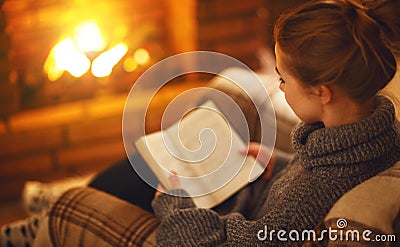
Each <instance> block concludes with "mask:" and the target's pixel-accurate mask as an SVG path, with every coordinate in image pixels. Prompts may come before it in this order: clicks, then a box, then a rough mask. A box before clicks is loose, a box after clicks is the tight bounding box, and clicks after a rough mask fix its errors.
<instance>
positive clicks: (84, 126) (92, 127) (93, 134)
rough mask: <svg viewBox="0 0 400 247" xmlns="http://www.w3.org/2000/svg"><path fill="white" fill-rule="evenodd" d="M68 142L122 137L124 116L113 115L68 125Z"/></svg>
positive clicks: (74, 142)
mask: <svg viewBox="0 0 400 247" xmlns="http://www.w3.org/2000/svg"><path fill="white" fill-rule="evenodd" d="M67 132H68V137H67V138H68V142H69V143H72V144H76V143H79V142H87V141H93V140H100V139H107V138H114V139H115V138H122V118H121V117H119V116H117V117H112V118H106V119H98V120H91V121H89V122H85V123H81V124H74V125H69V126H67Z"/></svg>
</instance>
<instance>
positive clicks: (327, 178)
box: [152, 96, 400, 246]
mask: <svg viewBox="0 0 400 247" xmlns="http://www.w3.org/2000/svg"><path fill="white" fill-rule="evenodd" d="M376 101H377V103H376V108H375V111H374V112H373V113H372V114H371V115H370V116H369V117H368V118H366V119H363V120H361V121H359V122H356V123H352V124H348V125H342V126H338V127H331V128H324V125H323V124H322V123H316V124H304V123H301V124H299V125H298V126H297V127H296V128H295V130H294V131H293V146H294V148H295V150H296V154H295V156H294V158H293V159H292V161H291V162H290V163H289V164H288V165H287V166H286V167H285V168H284V169H283V170H281V171H280V172H279V173H278V174H277V175H276V176H274V178H273V179H272V182H271V181H266V180H264V179H262V178H260V179H258V180H257V181H256V182H254V183H252V184H250V185H248V186H247V187H246V188H244V189H242V190H241V191H240V192H238V193H237V194H236V195H235V196H233V197H232V198H230V199H229V200H228V201H227V202H225V203H224V204H223V205H221V206H219V207H217V208H215V209H213V210H208V209H198V208H196V207H195V205H194V203H193V201H192V199H190V198H188V197H175V196H170V195H167V194H163V195H160V196H159V197H157V198H156V199H155V200H153V202H152V206H153V208H154V211H155V213H156V215H157V218H158V219H159V220H160V222H161V224H160V227H159V230H158V232H157V235H156V236H157V243H158V244H159V245H160V246H221V245H229V246H260V245H267V246H296V245H299V244H301V239H300V241H297V242H293V241H292V242H291V241H290V238H288V233H289V232H290V231H291V230H297V231H298V232H299V233H301V232H302V231H303V230H312V229H315V227H316V226H317V225H318V223H320V222H321V221H322V220H323V219H324V216H325V215H326V214H327V213H328V211H329V209H330V208H331V207H332V205H333V204H334V203H335V202H336V201H337V200H338V199H339V198H340V197H341V196H342V195H343V194H344V193H346V192H347V191H349V190H350V189H352V188H353V187H355V186H356V185H358V184H360V183H361V182H363V181H365V180H367V179H369V178H371V177H372V176H374V175H376V174H378V173H379V172H381V171H383V170H385V169H387V168H389V167H391V166H392V165H394V164H395V163H396V162H397V161H398V160H400V131H399V128H398V126H399V122H398V121H397V120H396V118H395V113H394V112H395V110H394V107H393V104H392V103H391V101H390V100H388V99H387V98H385V97H382V96H380V97H378V98H377V100H376ZM176 192H179V193H181V194H182V195H186V192H185V191H183V190H176ZM371 200H373V198H371ZM265 229H267V232H268V234H269V235H268V237H267V238H266V239H264V237H265V236H264V235H265V234H264V233H265V232H266V231H265ZM260 230H264V231H261V232H260ZM272 230H275V231H276V232H275V234H272V238H270V234H271V231H272ZM279 230H285V231H286V235H285V236H281V237H286V238H288V240H287V241H285V242H283V241H279V239H278V237H277V234H276V233H277V231H279ZM260 239H261V240H260Z"/></svg>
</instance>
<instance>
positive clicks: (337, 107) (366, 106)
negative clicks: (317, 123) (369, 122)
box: [322, 99, 374, 127]
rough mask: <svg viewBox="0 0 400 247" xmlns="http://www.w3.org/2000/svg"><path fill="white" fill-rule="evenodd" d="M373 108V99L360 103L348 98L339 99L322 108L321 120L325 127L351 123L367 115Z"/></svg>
mask: <svg viewBox="0 0 400 247" xmlns="http://www.w3.org/2000/svg"><path fill="white" fill-rule="evenodd" d="M373 110H374V100H369V101H368V102H366V103H363V104H360V103H356V102H354V101H352V100H349V99H341V100H337V101H335V102H334V103H333V104H331V105H330V106H329V107H326V109H324V114H323V117H322V122H323V123H324V125H325V127H335V126H339V125H345V124H351V123H354V122H358V121H360V120H362V119H364V118H366V117H368V116H369V115H370V114H371V113H372V112H373Z"/></svg>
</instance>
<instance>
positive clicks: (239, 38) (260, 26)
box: [197, 0, 267, 69]
mask: <svg viewBox="0 0 400 247" xmlns="http://www.w3.org/2000/svg"><path fill="white" fill-rule="evenodd" d="M266 17H267V10H266V9H265V2H264V1H263V0H247V1H242V0H215V1H210V0H198V3H197V21H198V40H197V41H198V48H199V49H200V50H212V51H217V52H222V53H225V54H227V55H230V56H233V57H235V58H237V59H239V60H241V61H242V62H244V63H245V64H247V65H248V66H250V67H251V68H252V69H257V68H259V61H258V57H257V52H258V50H259V49H260V48H261V47H263V46H264V44H265V30H264V29H265V28H264V26H265V20H266Z"/></svg>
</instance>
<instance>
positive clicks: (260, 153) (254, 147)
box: [240, 142, 271, 166]
mask: <svg viewBox="0 0 400 247" xmlns="http://www.w3.org/2000/svg"><path fill="white" fill-rule="evenodd" d="M240 153H241V154H243V155H246V154H247V155H251V156H253V157H254V158H257V160H258V161H259V162H260V163H261V164H263V165H264V166H266V165H267V164H268V162H269V159H270V156H271V150H270V149H269V148H267V147H266V146H264V145H262V144H260V143H258V142H250V143H249V144H248V146H247V150H240Z"/></svg>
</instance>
